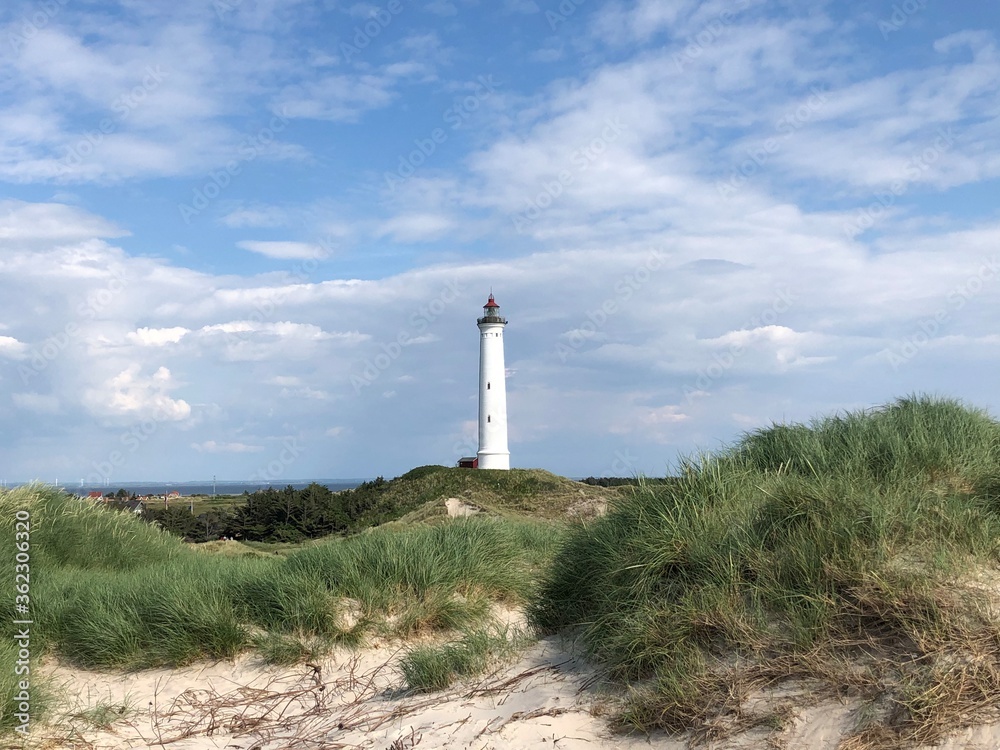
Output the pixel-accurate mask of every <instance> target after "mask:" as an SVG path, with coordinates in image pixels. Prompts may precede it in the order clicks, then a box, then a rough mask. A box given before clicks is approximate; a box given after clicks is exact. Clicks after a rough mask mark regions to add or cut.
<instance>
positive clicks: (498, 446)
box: [476, 293, 510, 469]
mask: <svg viewBox="0 0 1000 750" xmlns="http://www.w3.org/2000/svg"><path fill="white" fill-rule="evenodd" d="M476 322H477V324H478V325H479V451H478V454H477V457H478V459H479V461H478V466H479V468H480V469H509V468H510V451H509V450H507V386H506V385H505V383H504V378H505V372H504V364H503V329H504V326H506V325H507V320H506V318H504V317H503V316H502V315H500V305H498V304H497V303H496V300H495V299H493V294H492V293H491V294H490V298H489V301H487V303H486V304H485V305H484V306H483V317H481V318H479V319H478V320H477V321H476Z"/></svg>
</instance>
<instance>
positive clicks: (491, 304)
mask: <svg viewBox="0 0 1000 750" xmlns="http://www.w3.org/2000/svg"><path fill="white" fill-rule="evenodd" d="M483 307H484V308H486V307H500V305H498V304H497V303H496V300H494V299H493V295H492V294H490V299H489V301H488V302H487V303H486V304H485V305H483Z"/></svg>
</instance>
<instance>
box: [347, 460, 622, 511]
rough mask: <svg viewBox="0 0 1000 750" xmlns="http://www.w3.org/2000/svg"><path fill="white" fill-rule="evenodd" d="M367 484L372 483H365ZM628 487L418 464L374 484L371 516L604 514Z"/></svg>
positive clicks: (535, 473)
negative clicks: (610, 504) (391, 477)
mask: <svg viewBox="0 0 1000 750" xmlns="http://www.w3.org/2000/svg"><path fill="white" fill-rule="evenodd" d="M367 484H369V485H371V484H372V483H367ZM630 491H631V490H630V489H628V488H619V487H594V486H592V485H587V484H583V483H582V482H576V481H574V480H572V479H567V478H566V477H561V476H558V475H556V474H552V473H551V472H548V471H544V470H542V469H511V470H509V471H498V470H493V469H459V468H449V467H446V466H420V467H418V468H416V469H412V470H411V471H408V472H407V473H406V474H403V475H402V476H400V477H397V478H395V479H393V480H391V481H388V482H384V483H382V484H381V485H379V486H377V487H371V488H366V487H364V486H362V487H359V488H358V489H357V490H351V491H350V492H354V493H358V492H376V493H377V494H378V500H377V504H376V505H375V506H374V507H373V508H372V509H371V512H370V517H371V520H373V521H376V522H378V523H385V522H388V521H390V520H399V521H401V522H403V523H412V522H418V521H428V520H432V519H434V518H438V517H441V518H444V517H447V516H449V515H468V514H471V513H474V512H485V513H489V514H493V515H499V516H511V515H515V516H531V517H534V518H546V519H560V518H573V517H582V518H587V517H593V516H598V515H602V514H603V513H604V511H605V510H606V508H607V505H608V502H609V501H611V500H614V499H616V498H619V497H622V496H623V495H624V494H625V493H628V492H630Z"/></svg>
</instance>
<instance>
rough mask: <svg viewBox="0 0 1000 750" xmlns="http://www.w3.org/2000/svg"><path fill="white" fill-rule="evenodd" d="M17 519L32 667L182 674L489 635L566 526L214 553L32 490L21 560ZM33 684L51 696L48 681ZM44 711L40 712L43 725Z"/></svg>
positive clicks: (381, 533)
mask: <svg viewBox="0 0 1000 750" xmlns="http://www.w3.org/2000/svg"><path fill="white" fill-rule="evenodd" d="M18 510H26V511H28V512H29V513H30V515H31V525H32V536H31V570H32V582H31V597H32V599H31V601H32V611H31V616H32V618H33V620H34V625H33V626H32V630H31V633H32V649H33V652H32V656H33V658H34V660H35V664H36V665H37V660H38V659H39V658H41V657H42V656H43V655H44V654H54V655H57V656H58V657H59V658H60V659H62V660H64V661H66V662H69V663H71V664H74V665H77V666H81V667H87V668H97V669H138V668H146V667H153V666H161V665H167V666H172V665H181V664H186V663H189V662H192V661H195V660H198V659H204V658H224V657H230V656H233V655H235V654H237V653H239V652H241V651H245V650H247V649H251V648H256V649H257V650H258V651H259V652H260V654H261V656H262V658H264V659H266V660H270V661H276V662H286V663H287V662H289V661H295V660H297V659H300V658H307V657H309V656H311V655H315V654H316V653H318V652H321V651H323V650H324V649H329V647H330V646H331V644H333V643H335V642H337V641H354V642H357V641H359V640H360V639H362V638H363V637H364V636H365V635H366V634H367V633H370V632H373V633H379V634H392V635H405V634H408V633H412V632H415V631H425V630H435V629H462V628H464V629H469V628H475V627H480V626H483V625H484V623H485V622H486V620H487V616H488V613H489V608H490V604H491V602H493V601H506V602H511V603H523V602H525V601H526V599H527V598H528V597H529V596H531V594H532V592H533V589H532V580H534V578H535V577H536V576H535V575H534V573H533V570H535V568H536V567H537V566H538V565H539V564H541V562H542V561H543V560H545V559H546V558H547V556H549V555H551V553H552V551H553V550H554V544H555V541H557V538H558V536H559V534H560V532H561V529H562V527H561V526H559V525H553V524H549V523H543V522H537V521H532V520H530V519H523V520H512V521H499V520H497V519H490V518H473V519H456V520H455V521H452V522H449V523H447V524H441V525H437V526H432V527H431V526H413V527H409V528H395V529H375V530H372V531H370V532H367V533H365V534H360V535H357V536H354V537H350V538H347V539H342V538H334V539H331V540H330V541H325V542H317V543H313V544H311V545H309V546H307V547H305V548H303V549H301V550H299V551H296V552H292V553H291V554H289V555H288V556H279V555H261V554H260V553H259V552H257V551H254V550H250V549H248V550H247V553H246V554H245V555H232V554H226V555H219V554H210V553H206V552H204V551H201V550H198V549H195V548H193V547H191V546H189V545H186V544H184V543H183V542H182V541H181V540H179V539H178V538H176V537H173V536H170V535H168V534H166V533H165V532H162V531H159V530H158V529H156V528H155V527H152V526H149V525H147V524H145V523H142V522H141V521H139V520H138V519H135V518H134V517H132V516H131V515H130V514H121V513H111V512H108V511H106V510H104V509H101V508H97V507H94V506H91V505H89V504H88V503H86V502H83V501H80V500H77V499H75V498H71V497H68V496H64V495H61V494H59V493H58V492H56V491H55V490H53V489H51V488H46V487H41V486H36V487H27V488H21V489H18V490H14V491H11V492H2V493H0V518H2V519H3V526H2V531H3V533H2V535H0V536H2V538H3V539H5V540H8V541H7V544H8V546H9V548H10V549H13V534H14V526H13V519H14V516H15V513H16V511H18ZM5 557H6V558H7V559H6V560H5V562H4V563H3V564H4V566H5V573H4V579H3V584H2V595H3V596H4V597H6V600H7V601H13V595H14V592H13V589H12V585H13V559H12V557H13V555H12V554H11V555H8V556H5ZM9 629H10V626H9V621H8V625H6V626H5V631H9ZM9 642H10V641H9V639H5V642H4V644H3V646H7V645H9ZM8 651H9V649H6V648H4V649H0V658H2V659H3V665H0V675H2V676H0V702H2V703H0V706H2V708H0V710H2V711H3V713H2V714H0V729H2V728H5V727H6V728H10V726H11V725H12V722H13V717H12V716H11V712H10V711H7V710H6V708H7V706H9V705H10V700H9V698H10V696H13V695H14V694H15V693H16V685H15V683H14V681H13V679H12V677H11V675H12V673H13V670H12V665H13V657H12V656H11V654H12V653H13V652H11V653H10V654H9V653H8ZM8 664H9V665H11V668H8ZM32 689H33V693H34V694H35V696H39V695H40V692H39V686H38V685H37V683H35V682H33V683H32ZM40 708H41V706H40V705H38V703H37V701H36V705H35V706H34V707H33V720H35V721H37V720H38V717H39V712H40Z"/></svg>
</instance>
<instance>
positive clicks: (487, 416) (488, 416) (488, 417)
mask: <svg viewBox="0 0 1000 750" xmlns="http://www.w3.org/2000/svg"><path fill="white" fill-rule="evenodd" d="M486 421H487V422H492V421H493V418H492V417H491V416H490V415H489V414H487V415H486Z"/></svg>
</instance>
